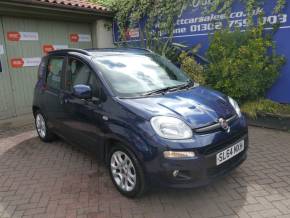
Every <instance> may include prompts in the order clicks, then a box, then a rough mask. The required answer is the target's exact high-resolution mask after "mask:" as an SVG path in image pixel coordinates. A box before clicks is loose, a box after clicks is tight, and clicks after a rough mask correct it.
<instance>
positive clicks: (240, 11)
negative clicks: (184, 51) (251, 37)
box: [113, 0, 290, 103]
mask: <svg viewBox="0 0 290 218" xmlns="http://www.w3.org/2000/svg"><path fill="white" fill-rule="evenodd" d="M214 2H215V1H211V0H207V1H202V0H194V1H193V7H190V8H187V9H186V10H185V11H184V12H183V13H182V14H181V15H180V16H179V17H178V18H177V19H176V21H175V29H174V35H173V41H174V42H176V43H181V44H183V45H186V46H188V47H192V46H194V45H197V44H200V45H201V46H202V47H201V49H200V51H199V53H200V54H201V55H205V53H206V50H207V48H208V46H209V41H210V37H209V36H210V35H211V34H212V33H214V31H217V30H221V29H223V28H225V27H230V28H231V29H234V28H235V27H240V28H241V29H243V28H245V27H246V26H247V25H248V22H249V21H248V13H247V12H246V9H245V7H244V6H243V5H241V4H239V3H236V4H234V6H233V8H232V12H231V13H230V14H229V19H227V16H226V14H224V13H211V14H204V13H203V12H202V10H201V7H200V6H201V4H203V6H204V5H205V4H213V3H214ZM265 2H266V3H265V7H264V8H257V9H256V10H254V11H252V15H254V17H257V16H256V15H258V14H260V12H264V13H263V14H264V16H263V19H262V22H263V23H264V24H266V25H265V31H268V30H272V29H273V25H275V24H279V29H278V31H277V32H276V33H275V37H274V41H275V43H276V50H277V54H280V55H283V56H285V57H286V59H287V63H286V65H285V66H284V67H283V69H282V72H281V75H280V77H279V78H278V80H277V81H276V83H275V84H274V86H273V87H272V88H271V89H270V90H269V92H268V94H267V97H268V98H270V99H272V100H274V101H277V102H280V103H290V46H288V45H289V36H290V18H289V16H290V5H289V6H288V7H286V8H285V9H283V11H282V12H281V13H279V14H274V13H273V9H274V7H275V4H276V1H265ZM142 23H143V21H141V22H140V25H142ZM127 32H128V30H127V31H126V33H127ZM139 32H140V26H139V27H138V26H137V27H135V28H133V30H130V31H129V34H126V42H129V43H134V46H136V44H138V42H139V41H140V34H139ZM113 33H114V42H116V43H118V42H121V41H120V33H119V30H118V28H117V25H116V24H114V26H113ZM144 37H145V36H144ZM164 37H166V36H164ZM145 40H146V38H145Z"/></svg>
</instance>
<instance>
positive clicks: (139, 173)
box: [108, 146, 146, 198]
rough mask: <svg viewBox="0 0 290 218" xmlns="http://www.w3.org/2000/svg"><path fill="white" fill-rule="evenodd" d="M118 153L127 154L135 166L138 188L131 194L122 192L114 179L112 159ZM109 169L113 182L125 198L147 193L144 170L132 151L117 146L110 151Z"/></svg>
mask: <svg viewBox="0 0 290 218" xmlns="http://www.w3.org/2000/svg"><path fill="white" fill-rule="evenodd" d="M116 151H122V152H124V153H126V154H127V155H128V157H129V158H130V159H131V161H132V163H133V165H134V168H135V171H136V186H135V187H134V189H133V190H132V191H130V192H126V191H124V190H122V189H121V188H120V187H119V186H118V185H117V184H116V182H115V180H114V178H113V175H112V171H111V157H112V155H113V153H114V152H116ZM108 168H109V173H110V177H111V180H112V182H113V183H114V185H115V187H116V188H117V189H118V191H119V192H120V193H121V194H123V195H124V196H126V197H129V198H136V197H140V196H142V195H143V194H144V193H145V190H146V188H145V187H146V181H145V177H144V172H143V169H142V167H141V165H140V163H139V161H138V159H137V158H136V156H135V154H133V153H132V152H131V151H130V150H128V149H125V148H124V147H123V146H115V147H114V148H113V149H112V150H111V151H110V155H109V160H108Z"/></svg>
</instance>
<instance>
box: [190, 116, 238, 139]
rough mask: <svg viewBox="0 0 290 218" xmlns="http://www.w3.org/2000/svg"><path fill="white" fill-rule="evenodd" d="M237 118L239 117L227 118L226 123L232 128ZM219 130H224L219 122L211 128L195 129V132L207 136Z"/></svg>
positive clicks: (210, 126)
mask: <svg viewBox="0 0 290 218" xmlns="http://www.w3.org/2000/svg"><path fill="white" fill-rule="evenodd" d="M237 118H238V117H237V115H233V116H231V117H228V118H226V121H227V123H228V124H229V126H230V125H231V124H232V123H233V122H234V121H235V120H236V119H237ZM217 129H222V128H221V125H220V123H219V122H216V123H213V124H211V125H209V126H205V127H201V128H198V129H194V130H193V131H194V132H196V133H200V134H201V133H202V134H205V133H210V132H213V131H216V130H217Z"/></svg>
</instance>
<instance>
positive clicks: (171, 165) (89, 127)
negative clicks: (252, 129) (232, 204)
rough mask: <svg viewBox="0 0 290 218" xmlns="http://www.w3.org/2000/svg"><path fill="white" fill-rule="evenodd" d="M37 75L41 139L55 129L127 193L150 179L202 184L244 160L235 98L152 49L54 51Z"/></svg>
mask: <svg viewBox="0 0 290 218" xmlns="http://www.w3.org/2000/svg"><path fill="white" fill-rule="evenodd" d="M38 76H39V79H38V82H37V84H36V86H35V93H34V102H33V114H34V117H35V125H36V129H37V132H38V134H39V137H40V139H41V140H43V141H45V142H50V141H52V140H53V139H55V136H59V137H62V138H64V139H65V140H67V141H69V142H71V143H74V144H77V145H80V146H82V147H84V148H85V149H87V150H89V151H90V152H94V154H96V156H97V158H99V159H100V160H102V161H104V162H105V163H106V164H107V165H108V168H109V171H110V175H111V178H112V181H113V183H114V184H115V186H116V187H117V189H118V190H119V191H120V192H121V193H122V194H124V195H126V196H128V197H136V196H140V195H141V194H142V193H144V191H145V190H146V188H147V187H148V186H149V185H150V184H154V185H156V184H158V185H161V186H167V187H176V188H177V187H178V188H188V187H197V186H202V185H206V184H208V183H209V182H211V181H212V180H214V179H216V178H218V177H221V176H223V175H225V174H227V173H229V172H230V171H231V170H232V169H234V168H236V167H237V166H239V165H240V164H241V163H242V162H243V161H244V160H245V159H246V152H247V147H248V128H247V123H246V120H245V118H244V116H243V115H242V114H241V111H240V109H239V106H238V104H237V103H236V102H235V101H234V100H233V99H232V98H230V97H228V96H226V95H224V94H221V93H219V92H216V91H214V90H211V89H208V88H205V87H202V86H199V85H198V84H196V83H195V82H194V81H192V80H191V79H189V77H188V76H187V75H186V74H185V73H184V72H182V71H181V70H180V69H178V68H177V67H176V66H175V65H174V64H172V63H171V62H170V61H169V60H167V59H166V58H164V57H161V56H159V55H157V54H155V53H153V52H151V51H148V50H144V49H100V50H79V49H66V50H58V51H53V52H50V53H49V54H48V55H47V56H45V57H44V58H43V59H42V62H41V64H40V67H39V75H38Z"/></svg>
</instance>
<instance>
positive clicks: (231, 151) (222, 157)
mask: <svg viewBox="0 0 290 218" xmlns="http://www.w3.org/2000/svg"><path fill="white" fill-rule="evenodd" d="M244 149H245V142H244V140H242V141H240V142H238V143H237V144H235V145H233V146H231V147H229V148H227V149H226V150H224V151H222V152H219V153H218V154H217V155H216V165H217V166H218V165H220V164H222V163H224V162H226V161H227V160H229V159H231V158H232V157H234V156H236V155H237V154H239V153H241V152H242V151H243V150H244Z"/></svg>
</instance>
